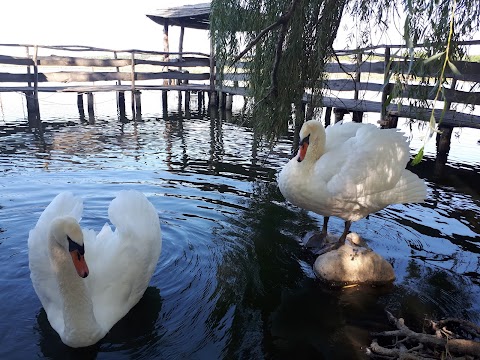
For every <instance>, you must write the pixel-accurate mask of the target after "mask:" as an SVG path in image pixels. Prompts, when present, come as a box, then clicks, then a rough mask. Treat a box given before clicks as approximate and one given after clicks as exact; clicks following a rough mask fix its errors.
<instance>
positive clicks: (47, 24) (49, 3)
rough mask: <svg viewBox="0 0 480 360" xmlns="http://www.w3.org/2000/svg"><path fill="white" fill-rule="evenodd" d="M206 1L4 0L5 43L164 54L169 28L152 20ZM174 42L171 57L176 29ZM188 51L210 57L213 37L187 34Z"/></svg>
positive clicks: (174, 33) (0, 24) (173, 31)
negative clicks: (160, 10)
mask: <svg viewBox="0 0 480 360" xmlns="http://www.w3.org/2000/svg"><path fill="white" fill-rule="evenodd" d="M206 1H207V0H138V1H132V2H126V1H121V0H119V1H112V0H75V1H68V0H23V1H22V0H15V1H12V0H6V1H5V0H4V1H2V2H1V5H0V34H2V36H1V40H0V43H6V44H12V43H13V44H31V45H35V44H37V45H86V46H94V47H103V48H108V49H113V50H121V49H141V50H158V51H163V27H162V26H161V25H158V24H156V23H155V22H153V21H152V20H150V19H149V18H147V17H146V14H147V13H154V12H155V10H156V9H158V8H160V7H168V6H180V5H185V4H196V3H203V2H206ZM169 37H170V51H176V50H177V49H178V38H179V28H178V27H170V29H169ZM199 39H202V40H204V43H203V41H199ZM184 51H200V52H209V42H208V33H207V32H206V31H199V30H193V29H185V40H184Z"/></svg>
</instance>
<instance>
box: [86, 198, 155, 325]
mask: <svg viewBox="0 0 480 360" xmlns="http://www.w3.org/2000/svg"><path fill="white" fill-rule="evenodd" d="M125 193H126V194H125ZM109 217H110V219H111V221H112V223H113V224H114V225H115V226H116V230H115V232H113V231H112V230H111V229H110V227H109V226H108V225H105V226H104V227H103V229H102V231H101V232H100V233H99V234H98V236H97V237H96V238H95V239H92V244H91V245H90V248H91V249H92V253H93V254H91V255H90V258H89V257H87V245H86V248H85V259H86V260H87V263H88V262H90V263H91V264H92V268H91V269H90V275H91V276H89V277H87V283H88V286H89V289H90V292H91V294H92V302H93V304H94V312H95V316H96V318H97V320H98V321H99V323H100V324H101V326H102V327H103V326H104V327H108V328H109V327H111V326H113V325H114V324H115V323H116V322H117V321H118V320H119V319H120V318H122V317H123V316H124V315H125V314H126V313H127V312H128V311H129V310H130V309H131V308H132V307H133V306H134V305H135V304H136V303H137V302H138V301H139V300H140V298H141V297H142V295H143V293H144V291H145V289H146V288H147V286H148V284H149V282H150V279H151V276H152V274H153V271H154V270H155V267H156V265H157V261H158V258H159V256H160V251H161V233H160V224H159V220H158V215H157V212H156V210H155V208H154V207H153V206H152V205H151V204H150V203H149V202H148V200H147V199H146V198H145V197H144V195H143V194H139V193H138V192H129V191H128V192H121V193H120V194H119V196H117V198H116V199H114V200H113V201H112V203H111V205H110V207H109Z"/></svg>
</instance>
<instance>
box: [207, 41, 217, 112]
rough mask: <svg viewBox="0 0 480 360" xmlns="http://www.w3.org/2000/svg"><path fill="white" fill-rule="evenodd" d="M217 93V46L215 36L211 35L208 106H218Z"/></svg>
mask: <svg viewBox="0 0 480 360" xmlns="http://www.w3.org/2000/svg"><path fill="white" fill-rule="evenodd" d="M217 105H218V102H217V92H216V89H215V44H214V43H213V35H212V34H210V99H209V102H208V106H210V107H211V106H217Z"/></svg>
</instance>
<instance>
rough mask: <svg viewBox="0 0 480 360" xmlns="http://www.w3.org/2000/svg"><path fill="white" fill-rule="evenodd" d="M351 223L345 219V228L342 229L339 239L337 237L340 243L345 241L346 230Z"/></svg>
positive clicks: (348, 229)
mask: <svg viewBox="0 0 480 360" xmlns="http://www.w3.org/2000/svg"><path fill="white" fill-rule="evenodd" d="M351 225H352V222H351V221H345V230H343V234H342V236H340V239H338V242H339V243H340V244H342V245H343V244H344V243H345V239H346V238H347V235H348V232H349V231H350V226H351Z"/></svg>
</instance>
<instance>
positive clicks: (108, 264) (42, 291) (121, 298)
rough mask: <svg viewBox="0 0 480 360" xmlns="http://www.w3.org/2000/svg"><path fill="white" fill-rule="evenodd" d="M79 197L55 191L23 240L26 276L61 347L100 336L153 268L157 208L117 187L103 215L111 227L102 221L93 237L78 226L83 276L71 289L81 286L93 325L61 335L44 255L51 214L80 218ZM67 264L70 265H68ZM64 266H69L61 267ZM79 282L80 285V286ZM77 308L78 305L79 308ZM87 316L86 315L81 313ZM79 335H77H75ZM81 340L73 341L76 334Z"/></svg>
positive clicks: (50, 264)
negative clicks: (86, 270) (26, 255)
mask: <svg viewBox="0 0 480 360" xmlns="http://www.w3.org/2000/svg"><path fill="white" fill-rule="evenodd" d="M82 209H83V204H82V200H81V199H79V198H77V197H74V196H73V194H71V193H69V192H64V193H61V194H59V195H58V196H57V197H56V198H55V199H54V200H53V201H52V202H51V203H50V204H49V205H48V207H47V208H46V209H45V210H44V211H43V213H42V215H41V216H40V218H39V220H38V223H37V225H36V226H35V228H34V229H33V230H31V231H30V235H29V239H28V247H29V264H30V271H31V279H32V283H33V286H34V288H35V291H36V293H37V295H38V297H39V299H40V301H41V303H42V305H43V307H44V308H45V311H46V313H47V316H48V320H49V322H50V324H51V325H52V327H53V328H54V329H55V330H56V331H57V332H58V333H59V335H60V337H61V338H62V341H63V342H65V343H66V344H67V345H70V346H74V347H78V346H86V345H91V344H93V343H95V342H97V341H98V340H100V339H101V338H103V337H104V336H105V334H106V333H107V332H108V331H109V330H110V328H111V327H112V326H113V325H114V324H115V323H116V322H117V321H118V320H120V319H121V318H122V317H123V316H125V315H126V314H127V312H128V311H129V310H130V309H131V308H132V307H133V306H134V305H135V304H136V303H137V302H138V301H139V300H140V298H141V297H142V295H143V293H144V292H145V290H146V288H147V286H148V283H149V282H150V278H151V276H152V274H153V272H154V270H155V267H156V264H157V261H158V258H159V256H160V252H161V247H162V239H161V230H160V222H159V219H158V215H157V212H156V210H155V208H154V207H153V205H152V204H151V203H150V202H149V201H148V200H147V198H146V197H145V196H144V195H143V194H141V193H139V192H137V191H122V192H120V193H119V194H118V196H117V197H116V198H115V199H114V200H113V201H112V202H111V204H110V206H109V209H108V214H109V218H110V220H111V222H112V224H113V225H114V226H115V227H116V229H115V231H112V229H111V228H110V226H109V225H108V224H105V225H104V227H103V228H102V230H101V231H100V233H99V234H98V235H96V234H95V232H94V231H93V230H88V229H82V232H83V237H84V238H83V241H84V247H85V261H86V263H87V264H88V267H89V270H90V272H89V275H88V277H86V278H85V279H82V278H80V277H79V276H77V278H75V279H73V281H75V282H78V283H77V285H76V287H77V288H78V287H84V292H83V294H84V297H82V296H79V301H83V305H85V304H86V305H85V306H86V307H87V308H88V303H89V302H91V308H92V309H91V310H92V311H93V315H94V318H95V322H96V324H89V325H88V327H89V329H87V330H88V331H83V332H80V333H76V337H77V338H71V337H72V336H73V335H72V332H69V333H66V332H67V331H66V328H67V327H66V325H65V324H66V321H68V316H66V315H67V314H65V311H66V310H65V304H64V296H63V293H65V291H67V292H68V291H70V290H69V289H63V293H62V291H61V289H60V285H59V282H58V274H56V273H55V267H56V266H57V265H56V264H55V263H54V261H53V260H51V258H52V257H51V255H49V245H48V244H49V232H50V225H51V223H52V221H53V220H54V219H56V218H64V217H66V216H71V217H73V218H75V219H76V221H77V222H79V221H80V218H81V214H82ZM71 267H72V268H73V264H72V265H71ZM67 270H69V269H67ZM82 284H83V285H82ZM80 307H81V306H79V308H80ZM86 318H87V317H86ZM79 334H80V335H79ZM82 336H83V337H84V339H78V337H82Z"/></svg>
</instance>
